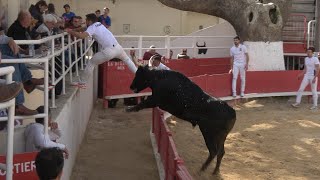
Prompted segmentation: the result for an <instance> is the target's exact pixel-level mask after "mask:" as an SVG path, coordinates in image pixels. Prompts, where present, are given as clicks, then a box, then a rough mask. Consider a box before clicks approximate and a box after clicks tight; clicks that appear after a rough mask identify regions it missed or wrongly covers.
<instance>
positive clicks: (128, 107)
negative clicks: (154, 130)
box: [125, 106, 137, 112]
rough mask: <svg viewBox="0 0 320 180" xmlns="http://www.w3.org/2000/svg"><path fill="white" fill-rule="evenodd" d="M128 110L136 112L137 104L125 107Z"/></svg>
mask: <svg viewBox="0 0 320 180" xmlns="http://www.w3.org/2000/svg"><path fill="white" fill-rule="evenodd" d="M125 111H126V112H136V111H137V110H136V108H135V106H127V107H126V109H125Z"/></svg>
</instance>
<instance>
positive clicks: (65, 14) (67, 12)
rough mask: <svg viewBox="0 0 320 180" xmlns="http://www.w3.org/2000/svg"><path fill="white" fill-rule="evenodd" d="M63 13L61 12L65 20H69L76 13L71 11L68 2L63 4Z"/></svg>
mask: <svg viewBox="0 0 320 180" xmlns="http://www.w3.org/2000/svg"><path fill="white" fill-rule="evenodd" d="M63 8H64V10H65V13H63V14H62V17H63V18H64V20H65V22H69V21H70V19H71V18H72V17H73V16H75V15H76V14H74V13H73V12H71V11H70V6H69V4H65V5H64V6H63Z"/></svg>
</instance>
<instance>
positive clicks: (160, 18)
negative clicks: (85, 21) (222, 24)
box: [51, 0, 219, 35]
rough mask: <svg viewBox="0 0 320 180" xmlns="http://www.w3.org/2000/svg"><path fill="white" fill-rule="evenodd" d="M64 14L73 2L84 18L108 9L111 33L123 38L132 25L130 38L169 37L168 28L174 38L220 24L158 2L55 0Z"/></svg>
mask: <svg viewBox="0 0 320 180" xmlns="http://www.w3.org/2000/svg"><path fill="white" fill-rule="evenodd" d="M51 2H53V3H54V4H55V6H56V11H57V13H58V14H59V15H60V14H62V13H63V12H64V9H63V5H64V4H65V3H69V4H70V6H71V10H72V11H73V12H75V13H76V14H78V15H81V16H82V17H83V18H84V17H85V15H86V14H88V13H92V12H95V10H97V9H100V10H101V11H103V7H105V6H107V7H109V9H110V17H111V20H112V25H111V28H110V29H111V31H112V32H113V33H114V34H118V35H123V34H125V33H124V32H123V24H130V29H131V32H130V33H129V34H130V35H165V33H164V27H165V26H167V25H169V26H171V35H186V34H189V33H191V32H193V31H195V30H198V29H199V26H200V25H203V27H208V26H211V25H214V24H217V23H218V22H219V18H217V17H213V16H209V15H203V14H199V13H193V12H185V11H180V10H177V9H173V8H169V7H167V6H164V5H162V4H161V3H159V2H158V1H157V0H116V3H115V4H112V3H111V2H110V1H102V0H91V1H87V0H69V1H61V0H51Z"/></svg>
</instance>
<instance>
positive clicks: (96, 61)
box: [72, 52, 109, 88]
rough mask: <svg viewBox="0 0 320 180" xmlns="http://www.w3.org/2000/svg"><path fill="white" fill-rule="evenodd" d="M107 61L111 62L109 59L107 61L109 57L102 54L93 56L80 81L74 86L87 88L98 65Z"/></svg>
mask: <svg viewBox="0 0 320 180" xmlns="http://www.w3.org/2000/svg"><path fill="white" fill-rule="evenodd" d="M106 61H109V59H107V57H106V56H105V55H104V53H102V52H98V53H96V54H95V55H93V57H92V58H91V59H90V60H89V61H88V63H87V66H86V68H85V70H84V72H83V74H81V75H80V78H79V81H78V82H75V83H73V84H72V85H74V86H78V87H81V88H85V87H86V83H87V82H88V79H89V77H90V76H91V74H92V72H93V70H94V68H95V67H96V66H97V65H99V64H101V63H104V62H106Z"/></svg>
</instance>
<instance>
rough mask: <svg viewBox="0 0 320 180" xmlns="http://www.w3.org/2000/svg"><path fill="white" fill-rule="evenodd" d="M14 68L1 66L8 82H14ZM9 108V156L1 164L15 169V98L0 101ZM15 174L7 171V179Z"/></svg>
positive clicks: (0, 73) (0, 105)
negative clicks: (4, 162)
mask: <svg viewBox="0 0 320 180" xmlns="http://www.w3.org/2000/svg"><path fill="white" fill-rule="evenodd" d="M13 72H14V68H13V67H12V66H11V67H4V68H0V76H4V75H6V83H7V84H10V83H11V82H12V73H13ZM6 108H9V111H8V112H9V113H8V126H7V129H8V130H7V132H8V133H7V157H6V164H5V165H4V164H0V165H1V169H2V168H3V169H4V168H5V169H4V170H7V169H13V134H14V113H15V99H11V100H9V101H7V102H4V103H0V109H6ZM12 176H13V171H7V174H6V180H11V179H12Z"/></svg>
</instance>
